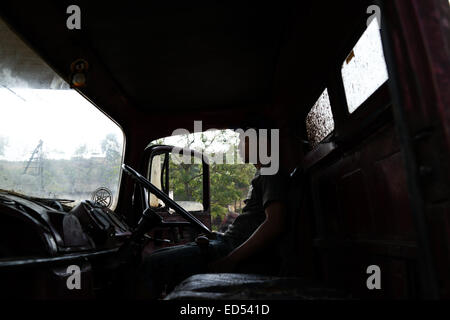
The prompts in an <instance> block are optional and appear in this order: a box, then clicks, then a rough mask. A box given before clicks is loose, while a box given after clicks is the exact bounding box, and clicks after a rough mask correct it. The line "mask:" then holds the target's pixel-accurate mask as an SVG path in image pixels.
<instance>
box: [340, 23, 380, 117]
mask: <svg viewBox="0 0 450 320" xmlns="http://www.w3.org/2000/svg"><path fill="white" fill-rule="evenodd" d="M379 28H380V27H379V25H378V21H377V19H373V20H372V22H371V23H370V25H369V26H368V28H367V29H366V31H365V32H364V33H363V35H362V36H361V38H360V39H359V40H358V42H357V43H356V45H355V47H354V48H353V50H352V51H351V52H350V54H349V55H348V56H347V58H346V59H345V61H344V63H343V64H342V69H341V74H342V81H343V83H344V89H345V96H346V99H347V106H348V111H349V113H353V112H354V111H355V110H356V109H358V107H360V106H361V104H363V103H364V101H366V100H367V98H369V97H370V96H371V95H372V94H373V93H374V92H375V91H376V90H377V89H378V88H379V87H380V86H381V85H382V84H383V83H385V82H386V80H388V72H387V67H386V62H385V59H384V54H383V45H382V42H381V34H380V30H379Z"/></svg>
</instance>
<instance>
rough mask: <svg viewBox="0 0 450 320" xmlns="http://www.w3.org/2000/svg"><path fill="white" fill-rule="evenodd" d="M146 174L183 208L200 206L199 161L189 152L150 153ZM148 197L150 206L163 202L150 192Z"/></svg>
mask: <svg viewBox="0 0 450 320" xmlns="http://www.w3.org/2000/svg"><path fill="white" fill-rule="evenodd" d="M189 162H190V163H189ZM148 178H149V179H150V181H151V183H152V184H153V185H155V186H156V187H157V188H158V189H159V190H161V191H163V192H164V193H165V194H167V195H168V196H169V198H171V199H172V200H174V201H175V202H176V203H178V204H179V205H180V206H181V207H183V208H184V209H185V210H187V211H191V212H201V211H203V210H204V206H203V165H202V162H201V159H200V158H198V157H195V156H193V155H192V156H186V155H185V156H178V155H175V154H172V153H171V152H164V153H162V154H157V155H154V156H153V157H152V158H151V161H150V165H149V171H148ZM148 201H149V205H150V207H153V208H158V207H161V206H164V202H163V201H162V200H161V199H159V198H158V197H157V196H155V195H154V194H152V193H150V196H149V199H148Z"/></svg>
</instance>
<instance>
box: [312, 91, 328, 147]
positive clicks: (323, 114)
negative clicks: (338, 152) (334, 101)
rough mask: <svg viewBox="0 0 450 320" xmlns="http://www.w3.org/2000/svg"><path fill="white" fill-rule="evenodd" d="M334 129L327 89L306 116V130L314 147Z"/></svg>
mask: <svg viewBox="0 0 450 320" xmlns="http://www.w3.org/2000/svg"><path fill="white" fill-rule="evenodd" d="M333 130H334V120H333V114H332V112H331V103H330V98H329V97H328V90H327V89H325V90H324V91H323V92H322V94H321V95H320V97H319V98H318V99H317V101H316V103H315V104H314V105H313V107H312V108H311V110H310V111H309V113H308V115H307V116H306V132H307V134H308V141H309V143H310V144H311V146H312V147H315V146H317V145H318V144H319V143H320V142H321V141H322V140H323V139H325V137H326V136H328V135H329V134H330V133H331V132H333Z"/></svg>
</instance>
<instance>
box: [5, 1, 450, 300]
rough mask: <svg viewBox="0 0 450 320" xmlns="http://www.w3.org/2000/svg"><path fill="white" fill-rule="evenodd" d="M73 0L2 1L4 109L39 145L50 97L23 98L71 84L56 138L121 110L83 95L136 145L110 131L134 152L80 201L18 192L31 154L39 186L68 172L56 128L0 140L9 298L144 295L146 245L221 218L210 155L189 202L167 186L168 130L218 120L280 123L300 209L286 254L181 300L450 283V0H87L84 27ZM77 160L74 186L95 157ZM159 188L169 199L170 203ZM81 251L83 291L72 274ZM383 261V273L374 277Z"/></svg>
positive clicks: (108, 109) (415, 290)
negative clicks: (71, 108)
mask: <svg viewBox="0 0 450 320" xmlns="http://www.w3.org/2000/svg"><path fill="white" fill-rule="evenodd" d="M71 5H72V3H71V2H69V1H54V0H42V1H33V2H25V1H2V2H1V3H0V18H1V20H0V42H1V44H0V68H1V69H0V72H1V76H0V81H1V82H0V85H1V87H0V90H3V91H2V92H1V95H0V97H1V101H0V106H1V107H0V112H1V114H0V118H3V119H4V120H3V122H0V123H1V124H2V126H3V127H4V128H6V125H7V123H8V124H9V125H10V126H11V128H12V129H11V130H13V129H14V128H13V127H15V128H16V129H17V128H22V129H21V130H22V131H23V132H26V135H28V136H27V137H28V138H27V139H28V140H27V141H30V143H31V144H34V143H35V142H34V140H32V139H35V138H36V136H35V134H34V133H33V130H34V129H31V128H34V127H33V126H34V125H35V124H34V123H33V122H35V121H37V120H36V119H37V117H38V116H34V114H35V113H34V112H35V111H33V110H34V109H36V108H39V107H40V106H41V105H44V104H45V103H47V102H46V101H49V100H46V99H49V98H46V97H42V96H40V98H39V99H40V100H39V101H40V102H39V104H35V105H31V106H29V108H28V109H23V110H27V111H24V112H21V113H16V114H13V111H11V110H10V109H11V108H8V106H9V103H11V102H10V101H12V100H11V99H13V98H14V99H16V100H17V101H19V100H20V101H19V102H20V103H29V102H30V101H32V100H31V98H30V99H29V98H28V96H26V95H25V94H21V93H20V92H21V91H20V90H19V89H20V88H22V87H23V86H25V87H27V88H28V89H30V90H40V92H46V91H58V92H59V93H61V94H66V95H64V96H61V97H58V99H59V100H57V106H58V107H57V108H55V109H51V110H55V111H54V114H55V116H54V117H52V115H49V116H47V117H46V121H48V125H47V124H45V125H44V124H42V125H41V126H46V127H52V126H54V128H55V129H54V130H53V131H52V132H51V136H60V137H61V139H64V137H65V136H66V135H71V136H73V135H75V136H76V135H79V136H82V135H84V134H86V133H89V132H94V131H90V130H94V129H96V127H101V126H102V125H103V123H104V122H101V121H100V120H99V122H95V121H94V120H93V119H94V116H92V117H91V118H90V119H89V117H85V118H81V117H80V118H76V119H75V115H74V116H73V117H71V116H69V115H68V114H67V113H66V116H64V112H65V111H64V110H62V108H63V107H64V106H65V105H69V104H70V103H72V102H70V103H69V102H68V101H67V102H66V101H65V100H64V99H66V98H65V97H67V99H69V98H70V99H75V98H73V94H75V95H76V96H77V97H78V98H79V99H81V100H83V101H85V102H86V101H87V102H88V103H89V104H90V105H91V106H92V109H95V110H94V111H95V112H97V113H98V115H96V116H99V117H104V118H107V119H108V121H109V122H110V123H113V124H114V126H115V127H116V129H114V130H118V131H117V132H119V134H118V136H119V139H118V141H119V142H118V143H117V145H119V146H120V147H118V148H117V149H116V151H117V150H119V151H120V152H119V151H118V153H117V154H113V153H108V150H110V149H107V147H105V146H106V145H107V143H106V144H103V145H102V146H103V147H104V148H103V151H104V152H106V155H105V159H108V157H109V156H111V157H112V156H115V157H116V158H114V159H115V160H111V161H113V162H114V161H115V162H114V165H115V167H114V168H115V169H114V170H116V171H113V172H112V173H111V175H114V174H115V176H114V179H115V180H114V179H113V180H111V181H112V182H111V185H114V186H113V187H105V186H106V184H99V185H95V186H94V183H93V182H92V183H91V184H92V187H91V186H90V187H89V188H90V189H89V190H81V191H77V192H78V193H77V194H78V195H79V196H80V199H79V201H77V202H73V201H69V200H67V201H66V200H64V199H65V197H66V195H64V196H62V195H56V196H55V195H54V196H51V195H47V194H46V196H44V195H40V194H38V195H36V194H35V193H33V192H32V191H30V192H25V191H22V192H19V191H20V188H19V187H20V185H19V184H18V183H16V184H8V183H10V181H12V180H13V178H11V177H12V170H16V169H15V167H14V165H15V164H14V163H16V164H17V166H19V164H20V165H21V167H20V168H21V169H20V170H21V179H22V180H20V181H25V180H26V179H25V178H26V177H24V175H26V174H27V170H31V169H30V168H31V167H33V166H34V167H35V169H36V168H37V169H36V170H37V171H36V172H38V173H37V177H41V179H42V180H41V182H40V188H50V187H51V186H52V185H51V184H50V183H49V184H46V182H45V181H47V180H45V179H48V178H45V177H46V176H45V172H49V171H48V170H47V171H45V167H42V166H40V164H39V163H41V162H39V159H40V158H39V157H37V156H36V155H37V154H39V152H41V153H42V148H43V147H42V143H40V144H38V146H37V147H36V148H35V149H34V152H33V153H32V154H31V152H29V153H28V154H27V159H26V160H28V162H27V161H22V162H20V161H15V162H14V161H12V160H8V159H6V158H5V157H6V154H7V153H6V151H7V150H8V147H9V148H10V150H13V148H14V141H16V140H13V138H10V140H9V145H8V146H7V147H5V148H6V149H4V150H3V148H2V147H1V145H0V189H1V190H0V221H1V225H2V231H1V232H0V234H1V235H0V279H1V282H2V286H1V288H0V296H1V297H7V296H9V297H10V296H15V297H26V298H33V299H79V298H82V299H85V298H93V299H101V298H105V297H111V296H118V295H119V296H120V295H127V294H128V292H129V291H128V289H129V287H130V283H131V282H132V280H131V279H132V273H133V266H134V265H135V264H136V263H137V262H136V261H138V260H139V259H140V257H141V256H142V254H151V253H152V251H153V250H155V249H158V248H160V247H165V246H171V245H174V244H181V243H186V242H188V241H191V240H193V239H194V238H195V237H196V236H197V235H199V234H202V233H209V232H210V230H211V225H212V224H211V223H212V222H211V220H212V218H211V192H212V190H213V188H212V187H211V184H210V180H211V179H210V172H209V165H208V163H206V162H205V161H203V162H200V163H201V165H199V168H200V167H201V174H200V178H199V179H201V183H200V184H199V186H201V191H200V192H201V195H202V197H201V198H202V201H203V202H202V203H195V205H198V206H197V207H195V208H194V209H189V208H188V207H187V206H184V205H180V204H179V203H177V202H175V201H174V200H173V199H172V197H171V196H170V195H169V189H168V184H169V183H168V181H169V177H168V175H169V173H168V172H169V169H168V167H169V165H168V163H167V162H166V161H162V160H161V159H162V158H161V156H164V157H165V158H166V159H167V158H168V157H167V155H168V154H170V153H171V152H173V146H170V145H165V144H164V145H154V144H151V142H152V141H157V140H158V139H160V138H164V137H169V136H171V135H172V134H173V132H174V130H176V129H179V128H184V129H187V130H188V131H190V132H192V131H194V122H195V121H201V123H202V132H205V131H206V130H209V129H219V130H225V129H226V130H235V129H238V128H244V127H246V126H249V125H250V126H252V127H254V128H265V124H267V123H270V124H271V125H270V126H271V128H272V129H278V130H279V146H280V149H279V150H280V170H283V171H284V172H286V173H287V174H289V185H288V186H287V190H288V204H287V208H288V217H289V226H288V228H287V230H286V232H285V234H284V235H283V237H282V238H281V239H279V242H277V243H274V244H273V248H271V249H270V250H269V251H270V252H267V254H271V255H272V254H273V255H274V257H277V258H274V259H273V261H274V263H273V265H265V264H264V265H262V264H261V263H260V262H258V261H259V260H257V259H256V258H255V259H253V260H252V263H250V262H249V263H248V264H246V265H242V266H241V267H240V268H239V269H238V270H237V271H236V272H235V273H233V274H198V275H194V276H192V277H190V278H188V279H186V280H184V281H183V282H182V283H181V284H180V285H178V286H176V287H175V288H168V291H167V292H166V295H165V298H164V299H202V300H205V299H206V300H207V299H240V298H244V299H249V298H250V299H259V298H261V299H311V298H312V299H314V298H316V299H327V298H332V299H365V298H369V299H448V298H450V273H449V272H448V271H449V270H450V152H449V151H450V108H449V107H448V106H449V104H450V101H449V100H450V95H449V90H448V88H449V61H450V59H449V54H450V50H449V34H450V33H449V31H450V30H449V28H450V23H449V22H450V21H449V18H450V9H449V2H448V1H447V0H427V1H425V0H411V1H400V0H398V1H397V0H396V1H387V0H385V1H383V0H377V1H365V0H364V1H361V0H358V1H356V0H346V1H288V0H285V1H267V2H252V1H204V0H195V1H179V0H170V1H164V2H162V1H146V2H134V1H127V2H123V3H120V4H119V3H117V4H116V3H114V2H108V3H107V4H106V3H100V2H93V1H78V2H77V6H78V9H79V13H80V17H81V19H80V20H79V23H80V25H79V28H78V27H75V28H70V27H69V26H70V19H71V15H72V14H73V12H77V11H76V10H75V11H70V10H68V7H70V6H71ZM11 79H13V80H14V81H13V80H11ZM55 79H58V80H57V81H56V80H55ZM8 81H9V82H8ZM21 83H25V84H26V85H22V86H21ZM18 88H19V89H18ZM69 92H70V93H71V94H70V95H69ZM7 95H8V96H7ZM13 96H14V97H13ZM8 97H9V98H8ZM78 98H77V99H78ZM33 101H34V100H33ZM36 101H37V100H36ZM42 101H44V102H42ZM55 101H56V100H55ZM76 101H79V100H76ZM19 102H18V103H19ZM85 102H76V103H75V106H77V103H78V104H79V106H80V110H81V109H82V107H81V105H83V106H84V103H85ZM72 104H73V103H72ZM33 108H34V109H33ZM58 108H59V109H58ZM17 110H18V109H17ZM49 110H50V109H49ZM94 111H93V112H94ZM50 112H53V111H50ZM80 112H81V111H80ZM36 114H37V113H36ZM52 114H53V113H52ZM58 115H60V117H58ZM102 121H103V120H102ZM105 121H106V120H105ZM24 123H27V124H28V123H29V126H28V125H26V126H25V125H23V124H24ZM46 123H47V122H46ZM2 126H0V142H1V141H2V140H1V138H2V134H3V133H4V132H3V131H2V130H3V129H2ZM52 128H53V127H52ZM5 130H6V129H5ZM27 130H29V131H27ZM5 132H6V131H5ZM89 135H91V134H89ZM93 135H94V133H92V135H91V136H92V137H93ZM37 138H38V139H39V137H37ZM49 139H50V138H49ZM108 141H109V143H110V145H113V144H114V143H115V142H114V141H113V140H108ZM108 141H107V142H108ZM116 142H117V141H116ZM46 143H47V142H44V146H45V145H46ZM66 143H67V144H70V140H69V138H67V142H66ZM62 144H63V143H62ZM5 146H6V144H5ZM34 146H35V145H33V148H34ZM33 148H32V149H33ZM61 148H62V149H63V147H62V146H61ZM32 149H31V150H32ZM105 150H106V151H105ZM78 151H79V152H80V153H79V155H81V154H82V151H83V150H81V149H80V150H78ZM11 152H12V151H11ZM17 152H19V151H17ZM49 152H50V151H49ZM30 154H31V157H30ZM2 156H4V157H3V158H2ZM48 157H49V156H48ZM155 157H159V158H157V159H158V161H160V160H161V161H162V162H161V163H162V164H161V165H162V171H158V173H157V174H158V178H155V176H152V175H153V174H154V170H153V167H152V161H153V160H154V159H156V158H155ZM192 157H197V158H201V157H200V156H199V155H198V154H196V152H195V151H192ZM28 158H29V159H28ZM36 159H37V160H36ZM77 159H78V162H74V163H78V164H79V165H78V167H73V169H70V170H69V171H71V172H73V173H74V175H73V177H72V179H73V180H71V181H72V182H70V184H71V185H72V186H76V185H77V184H78V183H80V182H79V181H78V180H77V177H80V175H81V173H80V172H82V171H77V170H82V169H83V168H84V167H83V165H82V164H83V163H85V162H83V161H85V160H86V158H83V157H82V156H80V157H79V158H77ZM83 159H84V160H83ZM90 159H91V160H89V161H93V162H92V163H94V162H95V161H98V166H99V167H102V166H104V165H103V163H106V162H102V161H106V160H104V159H103V158H101V159H100V157H98V159H97V160H95V157H94V156H92V157H91V158H90ZM102 159H103V160H102ZM63 161H64V160H60V162H57V161H56V160H55V161H54V162H52V163H53V165H54V166H56V165H57V163H60V165H61V166H62V164H61V163H63ZM86 161H87V160H86ZM19 162H20V163H19ZM42 163H44V165H45V163H47V166H49V164H48V163H49V162H42ZM111 163H112V162H111ZM36 166H37V167H36ZM24 167H25V169H24ZM82 167H83V168H82ZM42 168H44V169H42ZM160 168H161V167H160ZM39 170H40V171H39ZM55 170H56V169H55ZM61 170H62V169H61ZM158 170H159V169H158ZM22 171H23V174H22ZM43 172H44V173H43ZM55 172H56V171H55ZM61 172H62V171H61ZM83 172H84V171H83ZM8 174H10V176H8ZM83 174H84V173H83ZM60 175H62V173H61V174H60ZM89 175H90V176H93V175H94V173H92V172H91V173H90V174H89V173H87V176H89ZM99 176H100V175H99ZM8 177H9V178H8ZM7 178H8V179H9V180H8V179H7ZM27 179H32V178H27ZM33 179H34V178H33ZM38 180H39V179H38ZM14 181H15V180H14ZM17 181H19V180H17ZM27 181H28V180H27ZM68 181H69V180H68ZM99 181H100V180H99ZM101 181H103V180H101ZM105 181H106V180H105ZM108 181H110V180H108ZM37 183H38V182H37ZM68 183H69V182H68ZM105 183H106V182H105ZM108 183H109V182H108ZM97 187H100V188H98V189H97V190H96V195H95V197H92V198H91V196H90V192H91V191H93V190H94V189H96V188H97ZM36 188H37V187H36ZM55 188H56V187H55ZM111 188H115V189H114V190H113V196H111V192H110V191H109V190H108V189H111ZM52 190H53V189H52ZM54 190H57V189H54ZM84 191H86V193H83V192H84ZM54 193H55V194H56V193H57V191H54ZM49 194H50V193H49ZM83 197H84V198H83ZM152 197H156V198H158V199H159V201H161V203H163V204H164V205H163V206H161V207H158V208H159V209H158V210H155V209H154V208H153V209H152V205H151V202H152V201H154V199H155V198H152ZM152 199H153V200H152ZM144 241H145V243H146V245H145V246H144V245H143V243H144ZM72 265H76V266H78V271H79V272H80V274H81V278H80V279H81V286H80V287H81V289H79V290H69V289H68V286H67V279H68V277H70V275H71V272H70V268H68V267H69V266H72ZM374 268H375V269H377V270H378V271H379V272H380V274H381V288H375V289H373V288H372V289H371V288H370V285H369V284H368V283H369V282H368V278H369V277H370V276H371V274H372V273H373V270H374Z"/></svg>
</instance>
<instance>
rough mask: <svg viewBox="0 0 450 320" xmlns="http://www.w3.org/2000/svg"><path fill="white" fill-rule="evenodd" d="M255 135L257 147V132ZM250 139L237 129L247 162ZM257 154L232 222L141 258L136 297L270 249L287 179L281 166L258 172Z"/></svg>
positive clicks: (281, 218)
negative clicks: (271, 171) (219, 230)
mask: <svg viewBox="0 0 450 320" xmlns="http://www.w3.org/2000/svg"><path fill="white" fill-rule="evenodd" d="M255 131H256V132H257V133H258V130H255ZM256 136H257V140H258V143H257V145H258V146H260V141H262V140H261V137H260V136H259V135H258V134H257V135H256ZM264 141H265V142H266V143H267V149H266V150H271V148H270V144H271V142H270V134H269V135H268V138H267V139H264ZM249 144H250V143H249V138H248V136H246V135H244V134H241V135H240V143H239V149H240V150H241V153H242V155H243V159H245V162H246V163H249V150H250V145H249ZM256 149H257V150H258V148H256ZM258 151H259V150H258ZM257 154H258V157H257V162H256V163H255V164H254V166H255V167H256V173H255V176H254V177H253V179H252V181H251V185H250V188H249V192H248V195H247V199H246V200H245V201H244V202H245V206H244V208H243V210H242V213H241V214H240V215H239V216H238V217H237V218H236V219H235V221H234V222H233V224H231V225H230V226H229V227H228V229H227V230H226V232H225V233H223V234H221V233H214V234H213V235H212V236H209V239H208V238H206V237H205V236H200V237H198V238H197V239H196V242H192V243H188V244H185V245H178V246H172V247H167V248H162V249H159V250H156V251H155V252H153V253H152V254H150V255H148V256H146V257H144V259H143V262H142V264H141V266H140V268H139V270H138V277H137V283H136V289H137V296H138V297H139V298H158V297H160V296H161V292H162V291H163V290H164V287H165V286H166V285H167V286H168V288H172V287H173V286H174V285H176V284H177V283H179V282H181V281H182V280H184V279H185V278H187V277H189V276H191V275H193V274H197V273H207V272H233V271H234V270H235V269H236V267H237V266H238V265H239V264H240V263H241V262H243V261H244V260H245V259H246V258H248V257H250V256H253V255H255V254H257V253H261V252H262V251H263V250H264V249H267V248H269V246H270V245H271V244H273V242H274V240H276V239H277V238H278V237H279V236H280V235H281V233H282V231H283V230H284V227H285V195H286V190H285V187H286V185H287V181H286V180H285V177H284V175H283V174H282V173H281V172H280V171H278V172H277V173H276V174H273V175H262V174H261V168H262V167H263V166H262V165H261V163H260V161H259V152H257ZM269 165H270V164H269ZM269 262H270V261H268V263H269Z"/></svg>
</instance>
